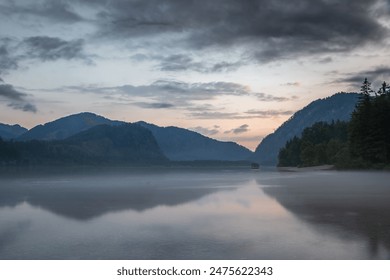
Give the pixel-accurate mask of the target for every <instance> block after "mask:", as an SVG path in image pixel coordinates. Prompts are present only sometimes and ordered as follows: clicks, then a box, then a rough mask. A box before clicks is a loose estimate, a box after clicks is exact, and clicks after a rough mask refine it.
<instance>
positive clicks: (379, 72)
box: [336, 66, 390, 88]
mask: <svg viewBox="0 0 390 280" xmlns="http://www.w3.org/2000/svg"><path fill="white" fill-rule="evenodd" d="M365 78H367V79H368V80H369V81H370V82H375V81H376V82H383V81H389V80H390V67H387V66H379V67H377V68H375V69H372V70H366V71H361V72H356V73H350V74H347V75H345V77H344V78H341V79H338V80H336V82H337V83H348V84H350V85H351V86H353V87H356V88H359V87H360V85H361V83H362V82H363V81H364V79H365Z"/></svg>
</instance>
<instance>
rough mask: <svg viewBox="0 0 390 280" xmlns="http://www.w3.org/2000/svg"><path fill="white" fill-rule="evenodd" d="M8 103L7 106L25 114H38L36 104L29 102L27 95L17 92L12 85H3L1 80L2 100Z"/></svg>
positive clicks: (0, 91)
mask: <svg viewBox="0 0 390 280" xmlns="http://www.w3.org/2000/svg"><path fill="white" fill-rule="evenodd" d="M1 99H3V100H4V101H6V102H7V106H8V107H11V108H13V109H15V110H21V111H25V112H33V113H35V112H37V108H36V106H35V105H34V104H32V103H31V102H29V101H28V100H27V94H26V93H23V92H20V91H18V90H16V89H15V88H14V87H13V86H12V85H9V84H5V83H3V80H2V79H0V100H1Z"/></svg>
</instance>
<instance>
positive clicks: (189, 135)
mask: <svg viewBox="0 0 390 280" xmlns="http://www.w3.org/2000/svg"><path fill="white" fill-rule="evenodd" d="M138 124H139V125H141V126H143V127H145V128H147V129H149V130H150V131H151V132H152V133H153V135H154V137H155V138H156V140H157V142H158V144H159V146H160V148H161V150H162V151H163V152H164V154H165V155H166V156H167V157H168V158H169V159H170V160H174V161H190V160H221V161H240V160H248V159H249V158H250V157H251V155H252V152H251V151H250V150H248V149H247V148H245V147H243V146H240V145H238V144H237V143H234V142H222V141H218V140H215V139H212V138H209V137H206V136H203V135H201V134H199V133H197V132H194V131H191V130H187V129H184V128H179V127H174V126H169V127H159V126H156V125H153V124H149V123H146V122H142V121H141V122H138Z"/></svg>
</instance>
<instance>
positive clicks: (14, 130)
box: [0, 123, 27, 140]
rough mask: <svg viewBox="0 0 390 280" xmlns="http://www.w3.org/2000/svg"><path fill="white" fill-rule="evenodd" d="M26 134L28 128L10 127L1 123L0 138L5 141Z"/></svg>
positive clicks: (16, 125)
mask: <svg viewBox="0 0 390 280" xmlns="http://www.w3.org/2000/svg"><path fill="white" fill-rule="evenodd" d="M25 132H27V128H24V127H22V126H20V125H18V124H15V125H8V124H3V123H0V137H1V138H2V139H4V140H9V139H14V138H17V137H19V136H20V135H22V134H23V133H25Z"/></svg>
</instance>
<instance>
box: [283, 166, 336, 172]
mask: <svg viewBox="0 0 390 280" xmlns="http://www.w3.org/2000/svg"><path fill="white" fill-rule="evenodd" d="M277 170H278V171H281V172H309V171H323V170H336V168H335V166H334V165H317V166H309V167H292V166H291V167H289V166H286V167H277Z"/></svg>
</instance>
